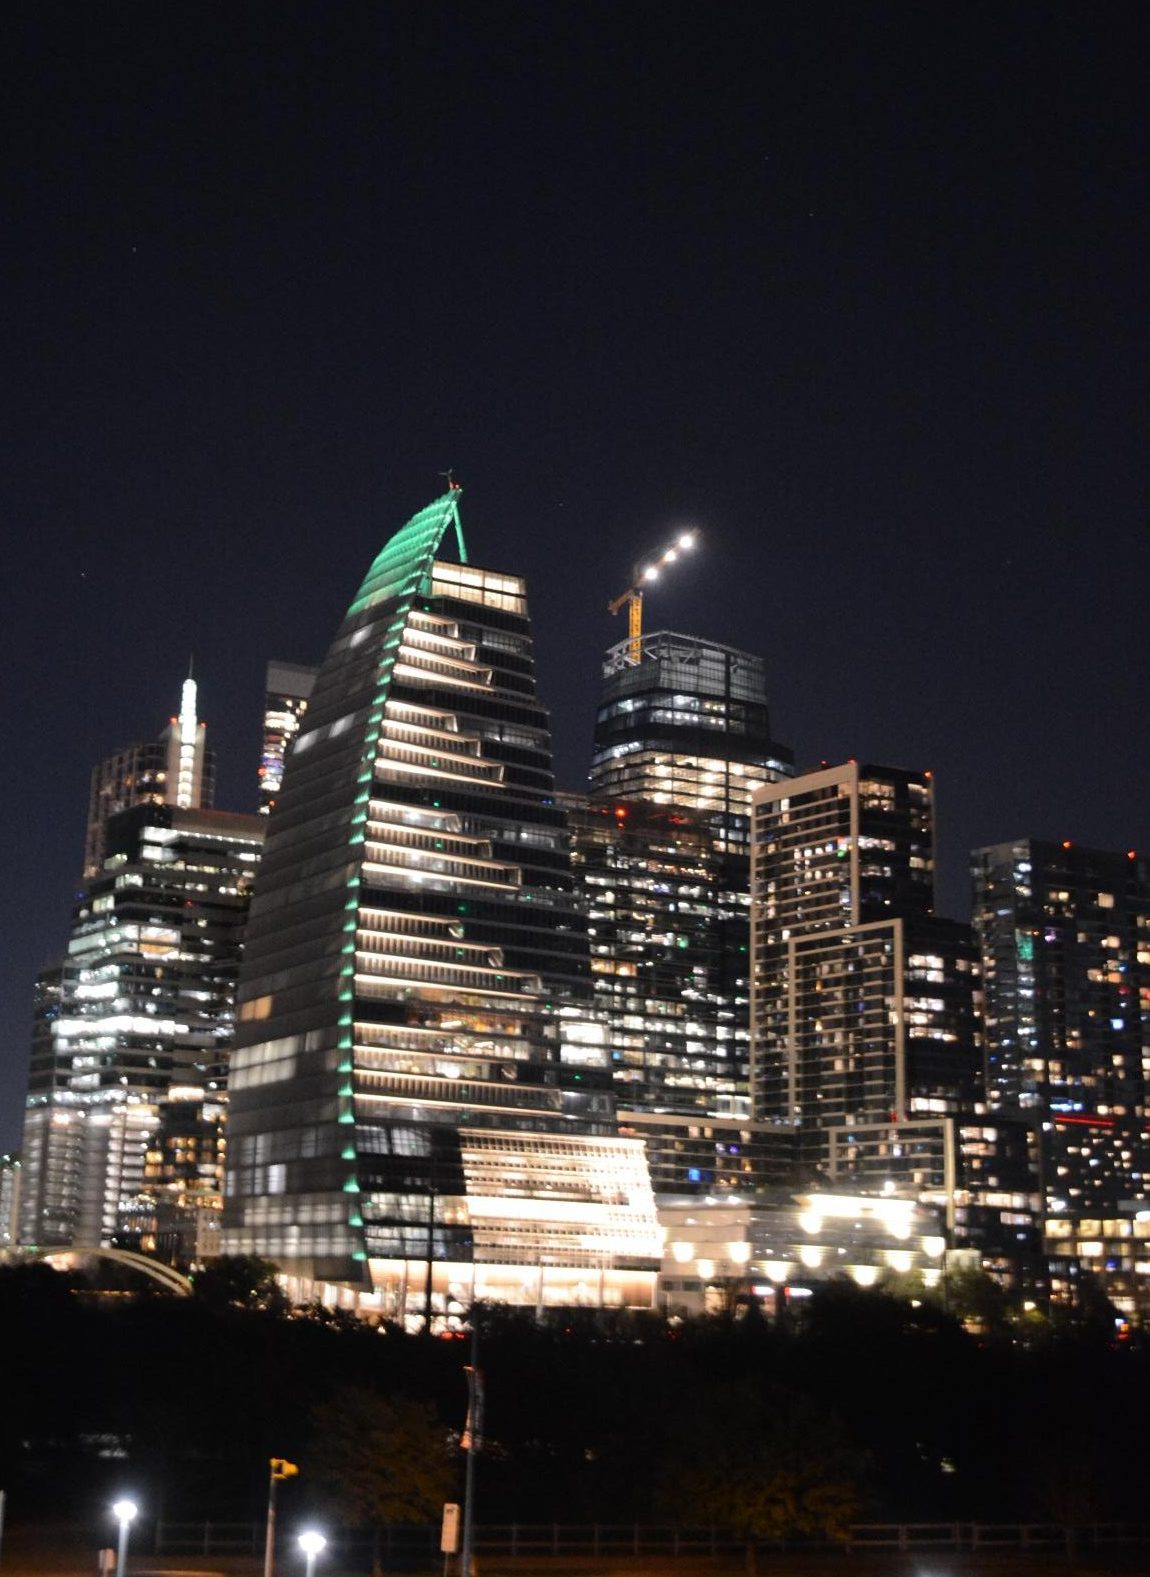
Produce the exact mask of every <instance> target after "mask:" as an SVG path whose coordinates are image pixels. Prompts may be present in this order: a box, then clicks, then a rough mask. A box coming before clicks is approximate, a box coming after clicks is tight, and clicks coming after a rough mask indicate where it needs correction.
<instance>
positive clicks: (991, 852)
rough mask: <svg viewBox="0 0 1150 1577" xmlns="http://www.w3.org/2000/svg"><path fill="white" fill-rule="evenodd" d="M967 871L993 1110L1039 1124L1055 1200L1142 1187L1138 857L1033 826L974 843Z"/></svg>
mask: <svg viewBox="0 0 1150 1577" xmlns="http://www.w3.org/2000/svg"><path fill="white" fill-rule="evenodd" d="M973 873H974V914H975V929H976V932H977V934H978V938H979V942H980V945H981V950H982V967H983V977H984V988H985V996H986V1010H985V1011H986V1083H987V1094H988V1097H989V1100H990V1102H991V1105H992V1107H993V1109H994V1110H996V1111H1002V1112H1012V1111H1013V1112H1020V1113H1023V1114H1030V1116H1031V1118H1032V1119H1033V1120H1035V1121H1037V1122H1039V1123H1040V1125H1041V1130H1042V1134H1043V1155H1044V1173H1043V1178H1044V1191H1045V1195H1046V1201H1047V1208H1048V1210H1049V1211H1050V1212H1052V1213H1056V1214H1057V1213H1066V1214H1068V1215H1077V1214H1086V1215H1087V1216H1089V1217H1095V1216H1097V1215H1098V1214H1099V1213H1100V1212H1103V1213H1110V1214H1114V1213H1115V1212H1116V1211H1117V1210H1118V1208H1119V1206H1120V1204H1121V1203H1122V1202H1123V1201H1131V1200H1145V1199H1146V1198H1147V1191H1148V1184H1147V1166H1148V1164H1150V1131H1148V1130H1150V1123H1148V1114H1147V1077H1148V1073H1150V876H1148V874H1147V862H1146V861H1145V860H1143V859H1139V858H1137V857H1136V856H1135V855H1133V854H1122V853H1116V852H1114V853H1112V852H1108V851H1105V850H1100V849H1087V848H1079V847H1077V846H1076V845H1072V844H1069V843H1061V844H1060V843H1053V842H1044V841H1041V840H1038V839H1033V838H1030V839H1023V840H1020V841H1019V842H1016V843H1006V844H998V845H995V846H993V847H990V848H985V849H978V850H976V851H975V853H974V856H973Z"/></svg>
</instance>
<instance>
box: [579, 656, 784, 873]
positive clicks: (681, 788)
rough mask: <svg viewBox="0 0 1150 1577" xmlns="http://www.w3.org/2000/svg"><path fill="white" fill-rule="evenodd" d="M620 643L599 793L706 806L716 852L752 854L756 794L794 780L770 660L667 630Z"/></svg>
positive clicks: (603, 731)
mask: <svg viewBox="0 0 1150 1577" xmlns="http://www.w3.org/2000/svg"><path fill="white" fill-rule="evenodd" d="M638 650H639V661H638V662H636V661H635V660H634V654H635V642H633V641H630V640H627V641H620V642H619V643H618V644H617V645H615V646H612V647H611V648H610V650H609V651H608V652H607V655H606V657H605V659H604V663H603V688H602V691H601V694H600V699H599V708H598V711H597V713H596V718H595V740H594V751H593V755H592V760H591V778H590V784H591V797H592V799H596V800H601V801H615V800H649V801H650V802H651V803H652V804H654V805H678V806H682V807H685V808H687V809H690V810H694V811H697V812H698V813H699V814H700V815H701V816H703V817H704V818H705V820H706V822H707V824H708V826H709V827H710V829H711V834H712V837H713V839H714V842H715V847H716V850H717V851H718V852H719V853H721V854H725V853H736V854H742V855H744V856H746V855H747V854H748V853H749V850H750V815H751V794H752V791H753V790H754V789H755V788H757V787H758V786H759V785H760V784H762V783H773V782H775V781H776V780H778V779H779V778H786V777H790V776H791V775H792V774H793V772H794V757H793V755H792V753H791V751H790V750H789V749H788V748H787V746H785V745H781V744H778V743H777V742H776V741H775V740H774V739H773V738H772V737H771V718H770V709H769V705H768V701H767V688H766V676H765V670H764V663H763V659H762V658H761V657H757V656H755V655H754V654H753V653H751V652H740V651H736V650H735V649H734V648H733V647H729V646H720V645H718V644H717V643H716V642H714V641H704V640H700V639H698V638H697V637H696V636H693V635H678V634H674V633H672V632H670V631H668V630H659V631H656V632H655V633H654V634H651V635H646V636H643V637H642V638H641V640H640V642H639V645H638Z"/></svg>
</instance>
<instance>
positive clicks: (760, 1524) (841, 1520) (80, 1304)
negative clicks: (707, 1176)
mask: <svg viewBox="0 0 1150 1577" xmlns="http://www.w3.org/2000/svg"><path fill="white" fill-rule="evenodd" d="M209 1290H210V1289H208V1288H206V1287H205V1289H204V1292H205V1294H207V1293H208V1292H209ZM248 1301H249V1302H255V1303H259V1302H263V1303H264V1304H268V1303H270V1304H271V1306H270V1307H266V1306H265V1307H258V1306H256V1307H241V1306H238V1304H237V1303H236V1302H233V1301H230V1299H229V1297H228V1296H227V1295H223V1296H221V1295H220V1289H219V1288H218V1287H217V1289H216V1295H214V1296H208V1295H204V1296H200V1297H197V1298H191V1299H173V1298H169V1297H166V1296H159V1295H157V1296H147V1295H138V1296H130V1297H128V1296H123V1295H121V1296H107V1295H101V1294H99V1293H97V1292H96V1291H94V1290H93V1289H92V1288H91V1287H90V1285H88V1284H86V1283H84V1282H82V1281H80V1280H78V1279H77V1278H75V1277H71V1276H68V1275H64V1274H60V1273H57V1272H54V1271H51V1270H49V1269H47V1268H46V1267H40V1266H30V1267H20V1268H13V1269H5V1270H0V1375H2V1380H0V1487H5V1488H7V1489H8V1491H9V1507H10V1510H11V1514H12V1515H13V1516H15V1517H21V1516H27V1517H29V1518H34V1517H42V1516H44V1515H49V1514H50V1515H56V1516H59V1517H61V1518H68V1517H78V1516H84V1515H87V1514H88V1513H89V1511H90V1509H91V1508H92V1507H93V1506H94V1505H95V1504H96V1503H97V1502H98V1501H99V1500H101V1499H102V1498H103V1497H105V1496H106V1495H107V1494H108V1493H109V1492H110V1491H113V1490H120V1489H123V1488H131V1489H132V1491H133V1492H134V1493H135V1494H137V1495H138V1496H139V1497H140V1499H141V1501H142V1502H143V1503H145V1504H146V1507H147V1510H148V1513H149V1515H153V1516H154V1515H160V1516H163V1517H166V1518H169V1519H181V1518H193V1517H211V1518H214V1519H216V1520H230V1519H234V1520H243V1519H249V1518H255V1517H257V1516H259V1515H260V1514H261V1510H262V1506H263V1498H264V1494H265V1488H266V1473H267V1460H268V1458H269V1457H272V1456H283V1457H288V1458H290V1459H292V1460H293V1461H296V1462H299V1463H300V1464H301V1467H302V1472H301V1474H300V1477H299V1478H298V1479H296V1480H292V1481H290V1483H289V1484H288V1485H286V1486H285V1487H284V1494H285V1496H287V1497H289V1500H288V1504H287V1507H286V1508H285V1509H287V1510H289V1511H292V1510H298V1511H300V1512H302V1511H303V1510H304V1509H308V1510H310V1509H324V1507H325V1503H326V1509H327V1510H328V1512H329V1513H333V1514H335V1515H342V1516H343V1517H344V1519H345V1520H347V1521H354V1522H359V1523H361V1524H365V1523H370V1522H372V1521H373V1520H374V1521H378V1520H381V1519H383V1520H386V1519H388V1518H392V1519H394V1520H409V1521H410V1520H429V1521H430V1520H435V1517H434V1516H433V1515H432V1514H431V1513H430V1511H429V1513H428V1515H427V1516H426V1519H424V1518H422V1517H421V1510H422V1508H423V1507H424V1505H425V1503H426V1506H427V1507H428V1508H430V1507H431V1506H433V1505H435V1504H436V1503H437V1502H438V1501H440V1500H442V1498H444V1496H445V1495H446V1497H447V1498H455V1497H457V1496H458V1493H459V1489H460V1486H461V1483H462V1461H463V1458H462V1454H461V1453H460V1452H459V1450H458V1435H459V1433H460V1432H461V1430H462V1428H463V1424H464V1419H465V1415H466V1410H467V1385H466V1378H465V1374H464V1367H463V1366H464V1365H465V1364H466V1363H467V1361H468V1357H469V1351H468V1349H469V1344H468V1342H467V1341H465V1340H460V1339H455V1340H448V1339H439V1338H420V1337H410V1336H404V1335H402V1334H401V1333H399V1332H397V1331H395V1330H393V1329H383V1330H380V1329H373V1328H370V1327H368V1326H364V1325H361V1324H359V1323H357V1322H355V1321H354V1320H351V1319H345V1318H341V1317H334V1316H331V1315H326V1314H324V1313H323V1312H322V1311H319V1310H313V1311H306V1312H304V1313H302V1314H301V1313H298V1312H297V1313H296V1314H291V1315H289V1314H288V1313H286V1312H285V1311H284V1310H282V1309H279V1308H277V1307H276V1306H275V1299H274V1296H273V1297H271V1298H263V1299H251V1300H248ZM481 1329H482V1341H481V1357H480V1363H481V1368H482V1371H483V1376H484V1382H485V1393H486V1418H485V1449H484V1452H483V1454H482V1456H481V1458H480V1459H479V1464H478V1503H477V1516H478V1519H479V1520H480V1521H481V1522H484V1523H498V1522H506V1521H512V1520H515V1521H519V1522H540V1521H550V1520H553V1519H554V1520H558V1521H564V1522H577V1521H583V1520H586V1521H599V1522H608V1521H629V1520H641V1521H647V1520H666V1521H675V1522H679V1523H681V1524H684V1525H700V1524H707V1523H711V1522H715V1523H722V1524H725V1525H728V1526H730V1527H732V1528H735V1529H740V1530H745V1531H746V1532H748V1533H749V1534H758V1535H761V1536H769V1535H770V1534H772V1533H775V1532H782V1533H792V1532H793V1533H800V1534H801V1533H804V1532H806V1533H820V1534H821V1533H830V1534H832V1535H833V1534H835V1533H836V1532H839V1531H841V1528H842V1527H843V1526H845V1524H846V1523H847V1522H849V1521H851V1520H865V1519H881V1520H886V1519H900V1520H901V1519H934V1518H939V1519H948V1520H949V1519H963V1520H966V1519H970V1520H1015V1519H1021V1518H1035V1519H1042V1520H1052V1521H1059V1522H1083V1521H1090V1520H1110V1519H1122V1518H1137V1517H1140V1516H1141V1513H1142V1506H1143V1499H1142V1497H1143V1495H1144V1485H1145V1482H1146V1477H1147V1467H1148V1465H1150V1464H1148V1455H1150V1448H1148V1446H1147V1444H1146V1439H1145V1435H1146V1431H1145V1423H1144V1420H1145V1418H1146V1417H1147V1416H1150V1348H1147V1346H1146V1345H1144V1344H1143V1342H1142V1340H1141V1339H1140V1338H1139V1337H1138V1336H1137V1334H1135V1335H1134V1336H1133V1337H1132V1338H1130V1339H1127V1340H1125V1341H1121V1342H1119V1341H1116V1339H1115V1337H1114V1327H1113V1322H1112V1321H1109V1320H1107V1319H1105V1318H1101V1319H1098V1320H1091V1319H1083V1320H1080V1321H1078V1322H1077V1323H1072V1324H1068V1325H1066V1326H1065V1327H1063V1328H1059V1327H1052V1326H1051V1325H1049V1323H1047V1322H1041V1321H1035V1322H1032V1326H1031V1328H1030V1329H1029V1330H1023V1331H1020V1330H1019V1328H1018V1327H1017V1326H1014V1327H1012V1326H1009V1325H1007V1324H1006V1323H1002V1324H1000V1325H998V1326H995V1325H993V1324H992V1325H989V1326H985V1327H984V1329H983V1332H982V1334H981V1335H977V1336H976V1335H972V1334H970V1333H969V1332H968V1331H967V1330H966V1329H964V1328H963V1327H962V1326H961V1325H960V1324H959V1323H958V1322H957V1320H955V1319H954V1318H953V1317H951V1316H950V1315H948V1314H947V1313H945V1312H944V1311H942V1310H941V1309H939V1308H937V1307H935V1306H932V1305H930V1304H928V1303H925V1302H918V1303H915V1302H911V1301H909V1300H901V1299H899V1298H897V1297H895V1296H893V1295H891V1294H889V1293H885V1292H881V1291H869V1292H863V1291H860V1290H858V1289H856V1288H855V1287H854V1286H853V1285H852V1284H849V1283H834V1284H829V1285H827V1286H826V1287H825V1288H823V1289H822V1290H821V1291H819V1292H817V1293H816V1295H815V1296H814V1297H812V1298H811V1299H810V1300H809V1301H808V1302H807V1304H806V1305H805V1307H804V1310H803V1315H802V1318H801V1320H798V1321H796V1322H794V1323H793V1324H788V1325H786V1326H785V1327H779V1326H775V1325H771V1324H769V1323H767V1322H766V1321H764V1320H763V1319H762V1318H761V1317H760V1316H759V1315H758V1314H757V1313H756V1311H755V1310H753V1309H752V1310H750V1311H747V1312H746V1313H744V1315H743V1317H742V1318H737V1319H736V1318H729V1319H728V1318H706V1319H699V1320H688V1321H683V1322H681V1323H675V1324H671V1325H668V1324H666V1323H665V1322H664V1321H663V1320H661V1319H658V1318H656V1317H654V1316H636V1315H630V1316H628V1315H608V1314H594V1313H590V1312H576V1313H567V1314H563V1315H559V1314H554V1315H551V1316H549V1317H548V1318H546V1319H545V1320H543V1321H542V1322H537V1321H536V1320H535V1319H534V1318H532V1317H531V1316H530V1315H528V1314H522V1313H519V1312H515V1311H509V1310H497V1309H492V1310H486V1311H483V1313H482V1325H481ZM399 1464H402V1467H401V1466H400V1465H399ZM353 1481H355V1482H354V1484H353ZM325 1498H326V1499H325Z"/></svg>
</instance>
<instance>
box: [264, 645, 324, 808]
mask: <svg viewBox="0 0 1150 1577" xmlns="http://www.w3.org/2000/svg"><path fill="white" fill-rule="evenodd" d="M315 676H316V669H314V668H306V667H303V666H302V665H300V664H299V663H281V662H271V663H269V664H268V671H267V683H266V692H267V693H266V696H265V699H264V743H263V749H262V751H261V752H260V771H259V777H260V804H259V808H260V811H261V813H262V814H263V815H265V816H266V815H267V813H268V812H269V811H270V810H271V808H272V806H273V805H274V804H275V802H276V796H277V795H278V794H279V791H280V784H281V783H282V782H283V775H284V758H285V756H286V755H287V752H288V748H289V746H290V745H291V742H292V740H293V739H294V738H295V737H296V735H297V734H298V733H299V730H300V725H301V724H302V722H303V719H304V714H305V713H306V712H307V703H308V699H309V697H310V696H311V692H312V690H313V688H314V686H315Z"/></svg>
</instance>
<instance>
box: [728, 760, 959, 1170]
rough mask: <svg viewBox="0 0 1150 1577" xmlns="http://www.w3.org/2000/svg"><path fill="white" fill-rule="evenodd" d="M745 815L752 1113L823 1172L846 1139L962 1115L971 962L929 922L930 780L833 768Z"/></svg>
mask: <svg viewBox="0 0 1150 1577" xmlns="http://www.w3.org/2000/svg"><path fill="white" fill-rule="evenodd" d="M754 805H755V808H754V815H755V823H754V856H753V879H752V891H753V895H754V972H755V973H754V1007H753V1022H754V1040H755V1046H754V1056H753V1082H754V1093H755V1098H756V1102H757V1106H758V1112H759V1114H760V1115H762V1116H764V1117H767V1118H775V1119H777V1120H781V1121H789V1122H796V1123H798V1124H799V1126H800V1130H801V1132H802V1134H803V1136H804V1149H805V1151H806V1154H807V1155H808V1157H809V1159H810V1160H811V1161H812V1163H817V1164H818V1165H821V1166H826V1165H829V1164H833V1163H835V1162H836V1161H838V1162H839V1163H845V1162H846V1160H847V1158H848V1157H849V1155H850V1149H849V1145H848V1147H847V1149H846V1150H845V1151H844V1150H843V1149H842V1148H841V1145H842V1144H843V1142H844V1141H846V1140H848V1139H849V1137H850V1136H851V1135H853V1134H854V1133H855V1132H856V1130H860V1129H861V1130H865V1129H866V1128H868V1127H869V1126H870V1125H874V1124H889V1123H892V1122H901V1121H905V1120H906V1119H908V1118H910V1117H911V1116H912V1115H916V1114H921V1115H926V1114H928V1113H929V1114H935V1113H942V1112H946V1111H954V1110H957V1109H959V1108H961V1107H963V1106H966V1105H969V1104H972V1103H973V1101H974V1098H975V1095H976V1093H977V1080H978V1074H979V1038H978V1031H977V1026H976V1016H975V1000H974V989H975V983H976V981H977V975H978V971H977V962H976V953H975V947H974V941H973V937H972V935H971V933H970V929H969V927H966V926H962V925H960V924H959V923H957V922H955V921H949V920H942V919H939V918H937V917H935V916H934V914H933V912H932V908H933V897H934V850H933V787H932V783H931V779H930V775H929V774H928V773H915V772H904V771H900V770H896V769H893V768H889V767H877V766H860V765H859V764H858V763H857V762H847V763H846V764H845V765H843V766H839V767H830V768H824V769H821V770H819V771H815V772H808V773H805V774H803V775H802V776H801V777H798V778H796V779H795V780H794V781H793V782H791V783H787V784H772V785H769V786H768V787H766V788H763V789H760V790H759V791H758V792H757V793H756V795H755V802H754ZM835 1145H838V1146H840V1148H839V1149H838V1150H837V1151H836V1149H835V1148H834V1146H835Z"/></svg>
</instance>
